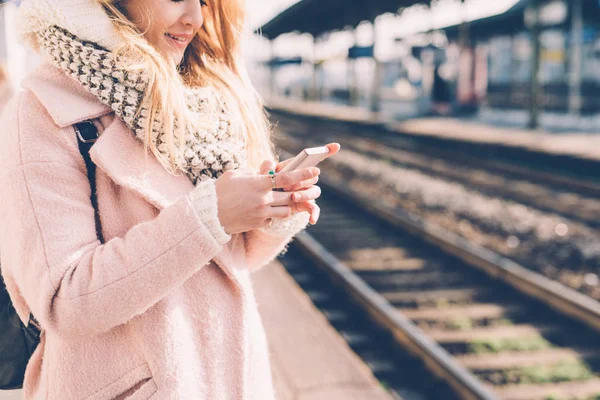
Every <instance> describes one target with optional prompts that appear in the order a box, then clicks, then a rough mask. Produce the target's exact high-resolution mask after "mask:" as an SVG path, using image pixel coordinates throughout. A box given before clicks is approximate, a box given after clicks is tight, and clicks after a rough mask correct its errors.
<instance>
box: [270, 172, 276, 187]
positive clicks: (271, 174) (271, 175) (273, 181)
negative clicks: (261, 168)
mask: <svg viewBox="0 0 600 400" xmlns="http://www.w3.org/2000/svg"><path fill="white" fill-rule="evenodd" d="M269 178H271V189H272V190H275V171H273V170H269Z"/></svg>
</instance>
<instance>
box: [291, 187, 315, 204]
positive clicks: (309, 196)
mask: <svg viewBox="0 0 600 400" xmlns="http://www.w3.org/2000/svg"><path fill="white" fill-rule="evenodd" d="M319 196H321V188H320V187H318V186H312V187H310V188H308V189H306V190H300V191H297V192H294V193H293V194H292V200H293V201H295V202H296V203H302V202H305V201H309V200H316V199H318V198H319Z"/></svg>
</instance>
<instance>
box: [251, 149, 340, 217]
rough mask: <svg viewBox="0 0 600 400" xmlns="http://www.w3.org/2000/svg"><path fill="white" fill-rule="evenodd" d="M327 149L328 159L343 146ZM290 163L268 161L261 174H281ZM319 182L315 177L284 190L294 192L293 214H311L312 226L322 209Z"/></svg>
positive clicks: (263, 165) (285, 187)
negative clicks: (302, 212)
mask: <svg viewBox="0 0 600 400" xmlns="http://www.w3.org/2000/svg"><path fill="white" fill-rule="evenodd" d="M326 147H328V148H329V154H328V155H327V158H328V157H331V156H332V155H334V154H335V153H337V152H338V151H340V147H341V146H340V145H339V144H338V143H329V144H327V145H326ZM290 161H291V159H288V160H285V161H282V162H280V163H275V162H274V161H271V160H266V161H264V162H263V163H262V165H261V167H260V173H261V174H268V172H269V171H270V170H274V171H275V172H279V171H281V169H282V168H283V167H285V165H286V164H287V163H289V162H290ZM318 181H319V177H318V176H315V177H313V178H311V179H308V180H305V181H302V182H297V183H295V184H292V185H289V186H284V187H283V190H284V191H286V192H294V193H293V195H292V200H293V202H294V203H295V204H294V205H292V206H291V208H292V213H297V212H300V211H307V212H308V213H309V214H310V223H311V224H312V225H314V224H316V223H317V221H318V220H319V215H320V213H321V209H320V208H319V206H318V205H317V204H316V203H315V200H316V199H317V198H319V197H320V196H321V188H320V187H318V186H315V185H316V183H317V182H318Z"/></svg>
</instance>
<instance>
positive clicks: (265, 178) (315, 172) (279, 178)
mask: <svg viewBox="0 0 600 400" xmlns="http://www.w3.org/2000/svg"><path fill="white" fill-rule="evenodd" d="M320 173H321V170H320V169H319V168H316V167H311V168H301V169H298V170H294V171H290V172H279V173H277V174H275V188H276V189H277V188H287V187H292V186H294V185H297V184H300V183H301V182H303V181H308V180H311V179H313V178H315V177H317V176H319V174H320ZM261 179H262V187H263V188H264V189H265V190H272V188H273V186H272V180H271V179H272V178H271V176H269V175H261Z"/></svg>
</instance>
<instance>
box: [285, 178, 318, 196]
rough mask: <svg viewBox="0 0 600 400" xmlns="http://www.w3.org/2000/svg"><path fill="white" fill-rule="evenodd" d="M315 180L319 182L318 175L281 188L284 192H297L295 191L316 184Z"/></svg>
mask: <svg viewBox="0 0 600 400" xmlns="http://www.w3.org/2000/svg"><path fill="white" fill-rule="evenodd" d="M317 182H319V177H318V176H317V177H315V178H312V179H309V180H307V181H303V182H300V183H297V184H295V185H293V186H290V187H285V188H283V190H285V191H286V192H297V191H300V190H305V189H308V188H309V187H311V186H313V185H316V184H317Z"/></svg>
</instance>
